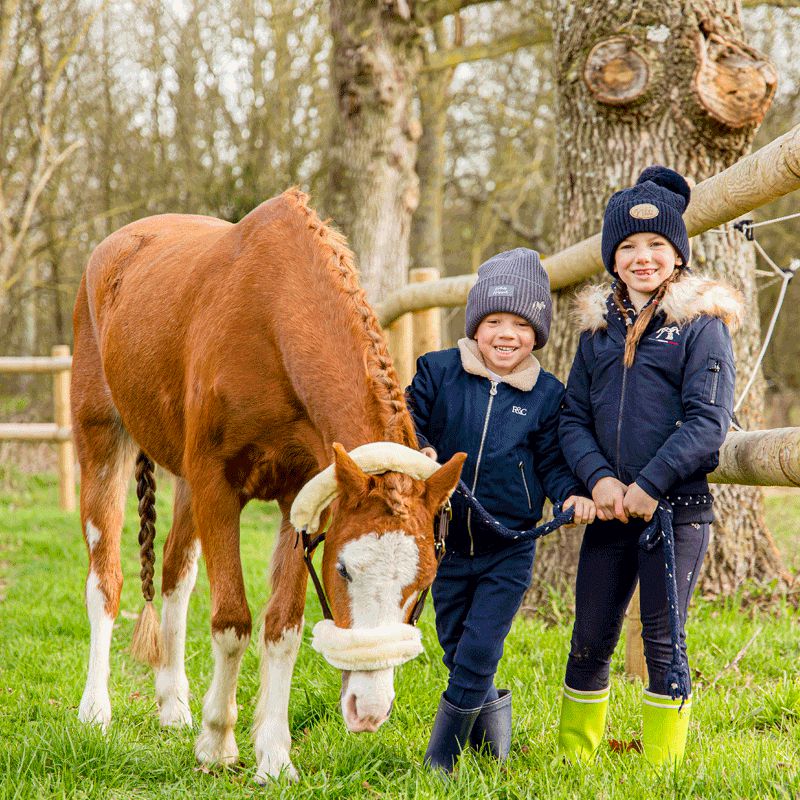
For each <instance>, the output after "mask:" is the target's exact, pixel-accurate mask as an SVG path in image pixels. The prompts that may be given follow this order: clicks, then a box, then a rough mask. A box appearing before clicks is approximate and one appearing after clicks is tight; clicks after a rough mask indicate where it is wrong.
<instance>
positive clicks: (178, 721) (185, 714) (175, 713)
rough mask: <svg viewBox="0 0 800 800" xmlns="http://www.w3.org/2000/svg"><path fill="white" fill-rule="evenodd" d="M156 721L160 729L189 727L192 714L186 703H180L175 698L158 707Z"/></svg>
mask: <svg viewBox="0 0 800 800" xmlns="http://www.w3.org/2000/svg"><path fill="white" fill-rule="evenodd" d="M158 720H159V722H160V723H161V727H162V728H184V727H191V726H192V712H191V711H190V710H189V704H188V703H182V702H181V701H180V700H178V699H177V698H175V699H172V700H170V701H169V702H166V703H164V704H163V705H161V706H160V707H159V709H158Z"/></svg>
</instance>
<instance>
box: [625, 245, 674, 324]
mask: <svg viewBox="0 0 800 800" xmlns="http://www.w3.org/2000/svg"><path fill="white" fill-rule="evenodd" d="M682 264H683V261H682V259H681V257H680V255H678V252H677V251H676V250H675V248H674V247H673V246H672V244H671V243H670V242H669V240H667V239H665V238H664V237H663V236H661V235H660V234H657V233H632V234H631V235H630V236H628V237H627V238H626V239H623V240H622V242H621V243H620V245H619V247H617V250H616V252H615V253H614V272H615V273H616V274H617V276H618V277H619V279H620V280H621V281H622V282H623V283H624V284H625V285H626V286H627V287H628V296H629V297H630V299H631V302H632V303H633V305H634V307H635V308H636V310H637V311H638V310H639V309H640V308H641V307H642V306H643V305H644V304H645V303H646V302H647V301H648V300H649V299H650V297H651V296H652V295H653V293H654V292H656V291H657V290H658V287H659V286H661V284H662V283H664V281H665V280H666V279H667V278H669V276H670V275H672V273H673V272H674V270H675V267H677V266H681V265H682Z"/></svg>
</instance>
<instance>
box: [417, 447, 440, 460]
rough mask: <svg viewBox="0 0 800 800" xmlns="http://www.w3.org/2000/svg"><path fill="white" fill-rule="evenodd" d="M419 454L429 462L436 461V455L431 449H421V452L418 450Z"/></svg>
mask: <svg viewBox="0 0 800 800" xmlns="http://www.w3.org/2000/svg"><path fill="white" fill-rule="evenodd" d="M420 453H422V455H424V456H428V458H429V459H431V461H436V457H437V454H436V451H435V450H434V449H433V448H432V447H423V448H422V450H420Z"/></svg>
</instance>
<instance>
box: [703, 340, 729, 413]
mask: <svg viewBox="0 0 800 800" xmlns="http://www.w3.org/2000/svg"><path fill="white" fill-rule="evenodd" d="M733 383H734V372H733V367H732V366H731V364H729V363H728V362H727V360H726V359H725V358H724V357H723V356H721V355H719V354H717V353H711V354H710V355H709V356H708V360H707V362H706V381H705V385H704V387H703V400H704V401H705V402H706V403H710V404H711V405H712V406H721V407H722V408H727V409H729V410H732V409H733Z"/></svg>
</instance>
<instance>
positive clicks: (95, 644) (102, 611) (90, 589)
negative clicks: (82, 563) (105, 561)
mask: <svg viewBox="0 0 800 800" xmlns="http://www.w3.org/2000/svg"><path fill="white" fill-rule="evenodd" d="M87 528H88V525H87ZM95 530H97V529H96V528H95ZM86 610H87V612H88V616H89V626H90V628H91V640H90V644H89V671H88V674H87V676H86V688H85V689H84V690H83V697H82V698H81V704H80V706H79V707H78V719H79V720H80V721H81V722H94V723H96V724H97V725H100V727H101V728H102V729H103V730H104V731H105V730H106V728H107V727H108V723H109V722H110V721H111V699H110V698H109V696H108V674H109V651H110V650H111V631H112V629H113V627H114V619H113V618H112V617H111V615H110V614H108V613H106V597H105V595H104V594H103V592H102V590H101V589H100V581H99V579H98V577H97V574H96V573H95V572H94V570H92V571H91V572H90V573H89V577H88V578H87V580H86Z"/></svg>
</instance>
